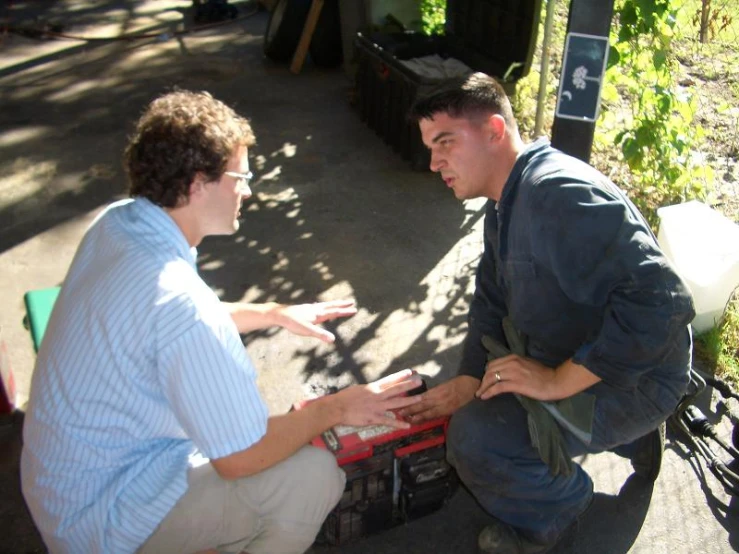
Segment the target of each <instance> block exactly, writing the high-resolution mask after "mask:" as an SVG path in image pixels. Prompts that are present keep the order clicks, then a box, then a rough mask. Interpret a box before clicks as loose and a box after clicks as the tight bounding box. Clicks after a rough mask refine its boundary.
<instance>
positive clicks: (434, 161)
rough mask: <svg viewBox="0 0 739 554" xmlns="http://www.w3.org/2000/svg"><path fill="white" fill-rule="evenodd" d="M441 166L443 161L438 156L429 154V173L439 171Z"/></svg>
mask: <svg viewBox="0 0 739 554" xmlns="http://www.w3.org/2000/svg"><path fill="white" fill-rule="evenodd" d="M443 165H444V161H443V160H442V159H441V158H440V157H439V155H438V154H434V153H433V152H431V162H430V163H429V168H430V169H431V171H434V172H438V171H441V168H442V166H443Z"/></svg>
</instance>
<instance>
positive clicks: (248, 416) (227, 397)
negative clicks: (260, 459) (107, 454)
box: [160, 320, 268, 459]
mask: <svg viewBox="0 0 739 554" xmlns="http://www.w3.org/2000/svg"><path fill="white" fill-rule="evenodd" d="M227 326H228V324H227V323H226V324H223V325H221V326H213V325H209V324H206V323H205V322H204V321H202V320H200V321H198V322H196V323H195V324H194V325H192V326H191V327H190V328H189V329H188V330H187V331H186V332H185V333H183V334H182V335H180V336H179V337H177V338H176V339H175V340H174V341H172V342H171V343H170V344H168V345H167V347H166V348H165V349H163V351H162V356H161V358H160V364H161V371H160V376H161V377H160V380H161V384H162V389H163V391H164V394H165V396H166V397H167V400H168V401H169V404H170V405H171V407H172V410H173V412H174V414H175V417H176V418H177V420H178V422H179V424H180V425H181V426H182V428H183V430H184V432H185V433H186V435H187V436H188V437H189V438H190V439H191V440H192V441H193V443H194V445H195V446H196V447H197V448H198V449H199V450H200V451H201V452H202V453H203V454H204V455H205V456H207V457H208V458H211V459H214V458H221V457H223V456H228V455H230V454H233V453H234V452H238V451H240V450H244V449H246V448H249V447H250V446H251V445H253V444H254V443H256V442H257V441H259V440H260V439H261V438H262V437H263V436H264V434H265V433H266V430H267V417H268V412H267V408H266V406H265V404H264V402H263V400H262V398H261V396H260V394H259V391H258V389H257V385H256V371H255V369H254V367H253V365H252V363H251V361H250V360H249V357H248V355H247V354H246V352H245V351H244V347H243V344H242V343H241V341H240V339H239V337H238V334H237V333H236V331H235V329H233V330H231V329H228V328H227Z"/></svg>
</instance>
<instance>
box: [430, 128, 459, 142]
mask: <svg viewBox="0 0 739 554" xmlns="http://www.w3.org/2000/svg"><path fill="white" fill-rule="evenodd" d="M453 134H454V133H452V132H451V131H442V132H441V133H439V134H438V135H436V136H435V137H434V138H433V139H431V144H436V143H437V142H439V141H440V140H441V139H444V138H446V137H450V136H452V135H453Z"/></svg>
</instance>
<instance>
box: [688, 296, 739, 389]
mask: <svg viewBox="0 0 739 554" xmlns="http://www.w3.org/2000/svg"><path fill="white" fill-rule="evenodd" d="M695 354H696V357H697V358H698V359H700V360H701V361H702V362H703V363H705V364H707V365H708V366H709V368H710V369H711V371H713V372H714V373H715V374H716V375H718V376H719V377H722V378H723V379H725V380H727V381H732V382H734V383H739V296H737V295H735V296H734V298H733V299H732V300H731V301H730V302H729V304H728V306H727V307H726V312H725V313H724V316H723V318H722V319H721V321H720V322H719V324H718V325H717V326H716V327H714V328H712V329H711V330H710V331H707V332H706V333H703V334H702V335H699V336H697V337H695Z"/></svg>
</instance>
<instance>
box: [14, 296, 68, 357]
mask: <svg viewBox="0 0 739 554" xmlns="http://www.w3.org/2000/svg"><path fill="white" fill-rule="evenodd" d="M60 290H61V289H60V288H59V287H51V288H48V289H40V290H31V291H28V292H27V293H26V294H25V295H24V296H23V299H24V301H25V303H26V321H25V323H26V328H27V329H28V330H29V331H30V332H31V338H32V339H33V347H34V348H35V350H36V352H38V350H39V348H41V339H43V338H44V333H46V326H47V325H48V324H49V318H50V317H51V311H52V310H53V309H54V303H55V302H56V298H57V296H59V291H60Z"/></svg>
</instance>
